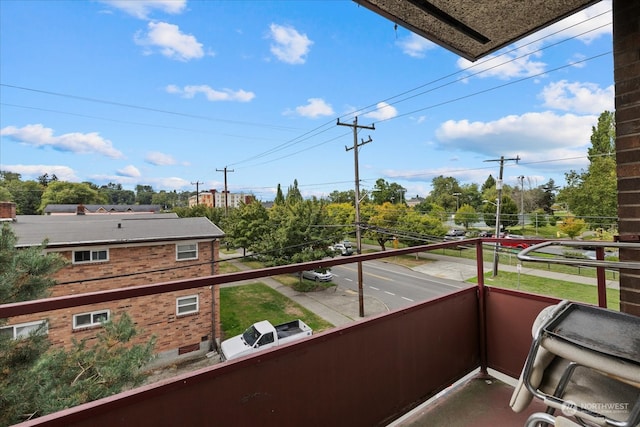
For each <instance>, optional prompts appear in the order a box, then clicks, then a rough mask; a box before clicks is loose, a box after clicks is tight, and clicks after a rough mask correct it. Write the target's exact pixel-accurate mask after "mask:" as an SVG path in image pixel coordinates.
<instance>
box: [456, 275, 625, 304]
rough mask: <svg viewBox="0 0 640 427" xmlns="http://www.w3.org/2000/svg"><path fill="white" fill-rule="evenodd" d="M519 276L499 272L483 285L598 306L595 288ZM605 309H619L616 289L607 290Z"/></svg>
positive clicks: (472, 280)
mask: <svg viewBox="0 0 640 427" xmlns="http://www.w3.org/2000/svg"><path fill="white" fill-rule="evenodd" d="M519 276H520V277H518V273H510V272H506V271H501V272H500V273H499V274H498V276H497V278H495V279H491V278H485V283H486V284H487V285H490V286H495V287H497V288H505V289H518V290H521V291H524V292H530V293H533V294H538V295H547V296H551V297H556V298H560V299H568V300H572V301H578V302H584V303H587V304H595V305H597V304H598V291H597V288H596V287H595V286H592V285H583V284H580V283H573V282H566V281H562V280H553V281H551V280H549V279H547V278H544V277H539V276H531V275H527V274H520V275H519ZM468 282H470V283H478V278H477V277H475V278H473V279H469V280H468ZM607 307H608V308H610V309H613V310H619V309H620V292H619V291H618V290H617V289H609V288H607Z"/></svg>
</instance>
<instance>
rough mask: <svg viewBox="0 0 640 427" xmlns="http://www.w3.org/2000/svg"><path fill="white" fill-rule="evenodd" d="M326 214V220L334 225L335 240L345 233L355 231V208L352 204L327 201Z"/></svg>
mask: <svg viewBox="0 0 640 427" xmlns="http://www.w3.org/2000/svg"><path fill="white" fill-rule="evenodd" d="M327 216H328V222H329V223H330V224H332V225H333V227H334V230H335V234H336V239H335V241H336V242H337V241H339V240H341V238H342V237H344V236H345V235H349V234H353V233H354V232H355V221H356V209H355V207H354V206H353V204H351V203H349V202H344V203H329V204H328V205H327ZM361 217H362V215H361ZM361 219H362V218H361Z"/></svg>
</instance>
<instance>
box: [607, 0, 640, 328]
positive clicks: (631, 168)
mask: <svg viewBox="0 0 640 427" xmlns="http://www.w3.org/2000/svg"><path fill="white" fill-rule="evenodd" d="M639 16H640V2H638V1H627V0H614V2H613V50H614V52H613V59H614V77H615V84H616V96H615V107H616V161H617V164H618V167H617V173H618V218H619V239H620V241H622V242H636V243H637V242H640V19H639V18H638V17H639ZM620 260H621V261H638V262H640V251H639V250H634V249H621V250H620ZM620 310H621V311H624V312H627V313H633V314H635V315H639V316H640V270H622V271H621V272H620Z"/></svg>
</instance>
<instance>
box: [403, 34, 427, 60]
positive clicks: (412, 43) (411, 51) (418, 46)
mask: <svg viewBox="0 0 640 427" xmlns="http://www.w3.org/2000/svg"><path fill="white" fill-rule="evenodd" d="M396 44H397V45H398V46H400V49H402V52H403V53H405V54H407V55H409V56H411V57H413V58H424V56H425V52H426V51H428V50H431V49H433V48H435V47H437V45H436V44H435V43H433V42H431V41H429V40H427V39H425V38H424V37H422V36H419V35H417V34H416V33H411V34H410V35H409V36H407V37H402V38H401V39H399V40H398V41H397V42H396Z"/></svg>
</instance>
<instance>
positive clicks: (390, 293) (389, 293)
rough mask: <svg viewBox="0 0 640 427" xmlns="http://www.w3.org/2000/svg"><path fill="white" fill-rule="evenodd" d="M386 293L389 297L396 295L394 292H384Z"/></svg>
mask: <svg viewBox="0 0 640 427" xmlns="http://www.w3.org/2000/svg"><path fill="white" fill-rule="evenodd" d="M384 293H385V294H388V295H393V296H395V295H396V294H394V293H393V292H389V291H384Z"/></svg>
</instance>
